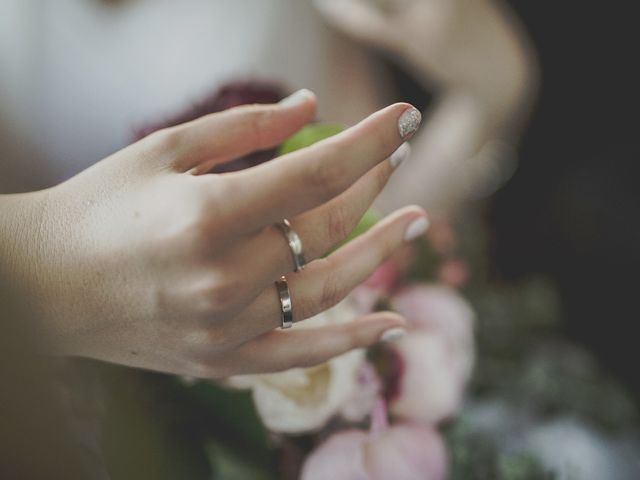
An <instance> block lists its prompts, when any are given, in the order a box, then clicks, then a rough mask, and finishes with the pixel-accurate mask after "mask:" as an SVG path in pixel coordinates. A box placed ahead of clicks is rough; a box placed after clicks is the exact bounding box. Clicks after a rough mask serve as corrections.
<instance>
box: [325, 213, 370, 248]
mask: <svg viewBox="0 0 640 480" xmlns="http://www.w3.org/2000/svg"><path fill="white" fill-rule="evenodd" d="M379 220H380V215H378V214H377V213H376V212H374V211H373V210H367V211H366V212H365V214H364V216H363V217H362V218H361V219H360V222H358V225H356V228H354V229H353V231H352V232H351V233H350V234H349V236H348V237H347V238H345V239H344V240H343V241H342V242H340V243H339V244H338V245H336V247H335V248H334V249H333V251H335V250H337V249H338V248H340V247H341V246H342V245H345V244H346V243H349V242H350V241H351V240H353V239H354V238H356V237H359V236H360V235H362V234H363V233H365V232H366V231H367V230H369V229H370V228H371V227H373V226H374V225H375V224H376V223H378V221H379Z"/></svg>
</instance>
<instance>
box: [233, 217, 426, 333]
mask: <svg viewBox="0 0 640 480" xmlns="http://www.w3.org/2000/svg"><path fill="white" fill-rule="evenodd" d="M427 225H428V223H427V220H426V214H425V213H424V211H423V210H422V209H420V208H418V207H406V208H404V209H402V210H399V211H397V212H395V213H393V214H391V215H389V216H388V217H387V218H385V219H384V220H382V221H381V222H379V223H378V224H377V225H375V226H374V227H373V228H372V229H371V230H369V231H368V232H367V233H365V234H363V235H361V236H360V237H358V238H356V239H355V240H353V241H351V242H349V243H348V244H346V245H344V246H343V247H341V248H340V249H338V250H337V251H336V252H334V253H333V254H331V255H330V256H329V257H327V258H324V259H320V260H315V261H313V262H311V263H310V264H309V265H308V266H307V268H306V269H305V270H303V271H302V272H298V273H295V274H291V275H288V276H287V280H288V284H289V290H290V295H291V301H292V304H293V318H294V321H300V320H303V319H305V318H309V317H312V316H314V315H316V314H318V313H320V312H322V311H324V310H327V309H328V308H330V307H332V306H334V305H335V304H337V303H338V302H339V301H341V300H342V299H343V298H345V297H346V296H347V295H348V294H349V293H350V292H351V290H353V289H354V288H355V287H356V286H358V285H359V284H360V283H362V282H363V281H364V280H366V279H367V278H368V277H369V276H370V275H371V274H372V273H373V272H374V270H375V269H376V268H377V267H378V265H380V264H381V263H382V262H384V260H385V259H386V258H387V257H389V255H391V254H392V253H393V252H394V251H395V250H396V249H397V248H398V247H400V246H401V245H403V244H404V243H405V242H408V241H412V240H413V239H415V238H416V237H417V236H419V235H421V234H422V233H424V231H425V230H426V228H427ZM280 312H281V310H280V300H279V297H278V294H277V292H276V289H275V288H274V287H273V286H272V285H270V286H269V287H267V288H266V289H265V290H264V291H263V292H262V293H261V294H260V295H259V296H258V297H257V298H256V300H255V301H254V302H253V303H252V304H251V305H250V306H249V307H247V308H246V309H245V310H244V311H243V312H242V313H240V315H238V317H237V318H234V319H233V320H232V321H229V322H228V323H227V325H226V329H228V331H229V336H230V337H234V338H251V337H254V336H258V335H260V334H262V333H265V332H267V331H269V330H272V329H274V328H276V327H278V326H280Z"/></svg>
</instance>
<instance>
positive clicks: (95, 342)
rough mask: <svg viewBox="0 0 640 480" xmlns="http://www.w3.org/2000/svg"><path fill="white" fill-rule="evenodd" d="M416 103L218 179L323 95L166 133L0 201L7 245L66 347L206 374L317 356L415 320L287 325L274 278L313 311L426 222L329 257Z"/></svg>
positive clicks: (364, 203)
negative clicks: (285, 226) (291, 241)
mask: <svg viewBox="0 0 640 480" xmlns="http://www.w3.org/2000/svg"><path fill="white" fill-rule="evenodd" d="M409 110H411V106H410V105H407V104H395V105H392V106H390V107H387V108H385V109H383V110H381V111H379V112H376V113H374V114H373V115H371V116H370V117H369V118H367V119H365V120H363V121H362V122H361V123H359V124H358V125H356V126H354V127H352V128H350V129H348V130H346V131H344V132H343V133H341V134H339V135H336V136H335V137H332V138H330V139H327V140H325V141H322V142H320V143H318V144H316V145H314V146H312V147H309V148H306V149H303V150H300V151H297V152H294V153H291V154H288V155H286V156H283V157H279V158H277V159H275V160H273V161H271V162H268V163H265V164H263V165H260V166H257V167H254V168H251V169H248V170H243V171H240V172H234V173H226V174H219V175H215V174H207V173H206V172H208V171H210V170H211V169H212V168H213V167H214V166H215V165H216V164H219V163H221V162H226V161H229V160H231V159H233V158H236V157H238V156H241V155H244V154H246V153H248V152H250V151H253V150H258V149H264V148H270V147H273V146H275V145H278V144H279V143H281V142H282V141H283V140H284V139H286V138H287V137H289V136H290V135H292V134H293V133H294V132H295V131H296V130H298V129H299V128H300V127H301V126H302V125H304V124H305V123H307V122H309V121H310V120H311V119H312V118H313V117H314V114H315V97H314V96H313V94H311V93H310V92H305V91H302V92H300V93H298V94H297V95H296V96H295V97H292V98H291V99H290V100H288V101H285V102H284V103H282V102H281V103H280V104H277V105H253V106H243V107H238V108H234V109H231V110H227V111H225V112H221V113H217V114H213V115H209V116H206V117H202V118H200V119H198V120H195V121H193V122H190V123H187V124H183V125H179V126H177V127H173V128H169V129H165V130H161V131H159V132H156V133H154V134H152V135H150V136H148V137H146V138H145V139H143V140H141V141H140V142H138V143H136V144H133V145H132V146H130V147H128V148H126V149H124V150H122V151H120V152H117V153H116V154H114V155H113V156H111V157H109V158H107V159H105V160H103V161H101V162H99V163H98V164H96V165H95V166H93V167H91V168H89V169H88V170H86V171H84V172H82V173H81V174H79V175H77V176H76V177H74V178H72V179H70V180H69V181H67V182H65V183H63V184H61V185H59V186H56V187H54V188H51V189H49V190H45V191H43V192H36V193H32V194H26V195H17V196H5V197H2V198H0V200H1V201H0V211H2V212H3V215H2V216H1V217H0V221H1V222H3V231H5V232H8V231H11V232H13V234H12V236H11V237H8V236H4V237H3V236H1V235H0V243H4V251H8V252H9V253H10V256H11V258H12V265H13V268H12V271H13V275H14V278H15V280H16V282H17V283H18V284H20V285H21V286H22V287H23V288H24V289H25V291H28V295H29V296H28V301H29V303H30V304H31V305H32V307H33V311H34V315H37V316H38V317H39V318H42V320H43V321H42V328H43V329H44V333H45V334H46V336H47V337H48V338H49V339H50V340H51V346H52V348H54V349H55V352H57V353H61V354H65V355H79V356H86V357H92V358H97V359H102V360H107V361H111V362H116V363H120V364H124V365H131V366H137V367H143V368H148V369H153V370H159V371H164V372H172V373H179V374H184V375H190V376H195V377H225V376H228V375H232V374H241V373H257V372H264V371H276V370H281V369H286V368H291V367H294V366H308V365H312V364H316V363H320V362H322V361H324V360H326V359H328V358H330V357H332V356H335V355H338V354H340V353H343V352H345V351H348V350H350V349H352V348H357V347H364V346H367V345H369V344H371V343H373V342H376V341H377V340H378V339H379V337H380V335H381V334H382V333H383V332H384V331H386V330H388V329H390V328H394V327H401V326H402V325H403V324H404V320H403V319H402V318H401V317H399V316H397V315H395V314H392V313H378V314H373V315H370V316H368V317H367V318H362V319H359V320H356V321H353V322H349V323H345V324H344V325H339V326H331V327H323V328H318V329H296V328H295V326H294V328H293V329H291V330H287V331H282V330H279V329H277V327H278V326H279V325H280V303H279V298H278V295H277V292H276V289H275V286H274V281H275V280H276V279H278V278H279V277H280V276H281V275H285V274H286V275H287V278H288V281H289V287H290V290H291V297H292V301H293V312H294V318H295V320H296V321H300V320H303V319H305V318H308V317H310V316H313V315H315V314H317V313H319V312H321V311H323V310H325V309H327V308H329V307H331V306H332V305H334V304H336V303H337V302H338V301H340V300H341V299H343V298H344V297H345V296H346V295H347V294H348V293H349V292H350V291H351V290H352V289H353V288H354V287H355V286H357V285H358V284H359V283H361V282H362V281H363V280H364V279H366V278H367V277H368V276H369V275H370V274H371V273H372V272H373V270H374V269H375V268H376V267H377V266H378V265H379V264H380V263H381V262H382V261H383V260H384V259H385V258H386V257H387V256H388V255H389V254H390V253H391V252H392V251H393V250H394V249H396V248H397V247H399V246H401V245H402V244H403V243H405V242H406V241H409V240H411V239H412V238H413V237H414V236H415V235H416V234H419V233H420V232H421V231H423V230H424V229H425V228H426V220H425V214H424V212H423V211H422V210H421V209H419V208H417V207H408V208H405V209H402V210H400V211H398V212H395V213H394V214H392V215H390V216H389V217H388V218H386V219H385V220H383V221H381V222H380V223H379V224H378V225H376V226H375V227H374V228H373V229H371V230H370V231H369V232H368V233H366V234H365V235H362V236H361V237H359V238H357V239H356V240H354V241H353V242H350V243H348V244H347V245H345V246H343V247H341V248H340V249H338V250H337V251H335V252H334V253H332V254H331V255H329V256H328V257H326V258H321V257H322V256H323V255H324V254H325V253H326V252H328V251H329V250H331V248H332V247H333V246H334V245H335V244H336V243H338V242H339V241H341V240H342V239H344V238H345V237H346V236H347V235H348V234H349V232H350V231H351V230H352V229H353V228H354V227H355V225H356V224H357V222H358V221H359V219H360V218H361V217H362V215H363V213H364V212H365V210H366V209H367V208H368V206H369V205H370V203H371V202H372V201H373V199H374V198H375V197H376V195H377V193H378V192H379V191H380V190H381V189H382V187H383V186H384V184H385V183H386V181H387V179H388V178H389V176H390V175H391V173H392V171H393V167H392V163H395V162H391V161H390V160H388V157H389V156H390V155H391V154H393V153H394V151H396V150H397V149H398V148H399V147H400V146H401V144H402V143H403V142H404V141H405V140H406V139H407V138H408V137H410V136H411V134H412V132H408V133H406V135H405V136H404V138H402V137H401V135H400V133H399V127H398V122H399V119H400V117H401V116H402V115H403V114H404V113H405V112H407V111H409ZM403 118H406V116H405V117H403ZM414 126H415V127H417V125H414ZM404 151H405V149H404V148H403V149H400V150H399V153H400V152H404ZM397 155H398V154H396V157H394V159H396V160H397V158H398V157H397ZM25 215H28V216H27V217H25ZM283 218H288V219H289V220H290V221H291V224H292V226H293V228H294V230H295V231H296V232H297V233H298V234H299V235H300V237H301V239H302V242H303V245H304V248H305V255H306V257H307V261H310V263H309V264H308V266H307V268H306V269H304V270H303V271H301V272H297V273H291V272H292V270H293V259H292V256H291V252H290V250H289V248H288V245H287V243H286V241H285V238H284V236H283V234H282V232H281V231H280V230H279V229H278V228H277V227H275V226H274V223H276V222H279V221H280V220H282V219H283ZM18 222H20V225H21V227H20V228H18V227H16V225H18ZM5 226H8V227H9V228H7V229H6V230H4V227H5ZM25 238H28V239H29V241H28V242H25V241H24V239H25ZM311 260H313V261H311Z"/></svg>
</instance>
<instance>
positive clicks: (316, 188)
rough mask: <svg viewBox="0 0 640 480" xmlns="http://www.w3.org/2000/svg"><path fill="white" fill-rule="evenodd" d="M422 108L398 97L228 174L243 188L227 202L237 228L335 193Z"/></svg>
mask: <svg viewBox="0 0 640 480" xmlns="http://www.w3.org/2000/svg"><path fill="white" fill-rule="evenodd" d="M420 120H421V115H420V112H419V111H418V110H417V109H416V108H415V107H413V106H411V105H409V104H407V103H396V104H394V105H391V106H389V107H386V108H384V109H382V110H379V111H377V112H375V113H374V114H372V115H370V116H369V117H367V118H366V119H364V120H362V121H361V122H360V123H358V124H357V125H355V126H354V127H351V128H349V129H347V130H345V131H344V132H342V133H339V134H338V135H335V136H333V137H331V138H328V139H326V140H323V141H321V142H318V143H316V144H315V145H312V146H310V147H307V148H304V149H302V150H298V151H296V152H293V153H290V154H288V155H285V156H283V157H279V158H277V159H275V160H273V161H271V162H267V163H265V164H262V165H259V166H257V167H253V168H250V169H247V170H243V171H240V172H236V173H231V174H227V176H226V180H225V181H228V182H229V184H228V185H227V186H228V187H229V190H228V191H231V192H242V195H236V198H234V199H233V201H231V202H228V203H227V207H225V208H228V209H229V210H228V211H229V213H230V214H232V215H233V216H234V218H236V219H237V218H242V219H243V221H242V222H237V223H236V224H239V223H241V224H242V225H241V228H242V229H244V230H245V231H251V230H257V229H260V228H262V227H264V226H266V225H270V224H273V223H276V222H279V221H281V220H282V219H283V218H287V217H292V216H295V215H297V214H299V213H302V212H304V211H307V210H309V209H311V208H314V207H316V206H318V205H321V204H323V203H325V202H327V201H328V200H330V199H331V198H333V197H335V196H337V195H339V194H340V193H342V192H343V191H345V190H346V189H347V188H349V187H350V186H351V185H352V184H353V183H355V182H356V181H357V180H358V179H359V178H360V177H361V176H362V175H364V174H365V173H366V172H367V171H369V170H370V169H371V168H373V167H374V166H376V165H377V164H378V163H380V162H381V161H383V160H384V159H386V158H388V157H389V156H390V155H391V154H392V153H393V152H394V151H395V150H396V149H397V148H398V147H400V145H401V144H402V143H403V142H404V141H406V140H407V139H408V138H409V137H411V136H412V135H413V133H414V132H415V131H416V130H417V128H418V126H419V125H420Z"/></svg>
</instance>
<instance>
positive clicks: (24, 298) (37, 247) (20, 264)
mask: <svg viewBox="0 0 640 480" xmlns="http://www.w3.org/2000/svg"><path fill="white" fill-rule="evenodd" d="M52 201H53V198H52V190H50V189H48V190H41V191H37V192H29V193H21V194H11V195H0V264H2V267H3V274H4V275H5V276H6V280H7V281H8V283H9V285H10V286H11V287H12V291H13V292H14V294H15V295H16V296H17V298H16V299H15V301H16V302H19V303H20V309H21V311H22V312H24V314H25V315H26V317H27V318H28V319H30V320H31V321H32V322H33V323H34V324H35V328H36V329H37V332H38V337H39V339H40V340H44V342H45V343H46V347H49V346H50V345H53V344H56V343H58V338H59V337H60V333H61V329H60V328H59V325H58V324H59V323H60V322H57V321H53V320H54V319H53V318H52V315H51V312H52V311H54V310H55V305H54V304H55V302H53V298H54V296H55V295H53V292H52V288H51V287H52V284H53V283H55V278H54V277H55V274H54V272H53V271H52V270H53V268H52V266H53V265H54V263H55V262H56V261H57V260H58V259H56V258H55V257H56V255H55V252H53V251H52V249H53V248H54V244H55V243H57V241H56V242H51V241H50V240H52V238H50V237H51V233H52V232H51V230H52V228H51V226H52V225H53V224H54V223H55V222H54V221H52V218H51V216H50V213H49V212H50V211H51V208H50V203H51V202H52Z"/></svg>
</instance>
